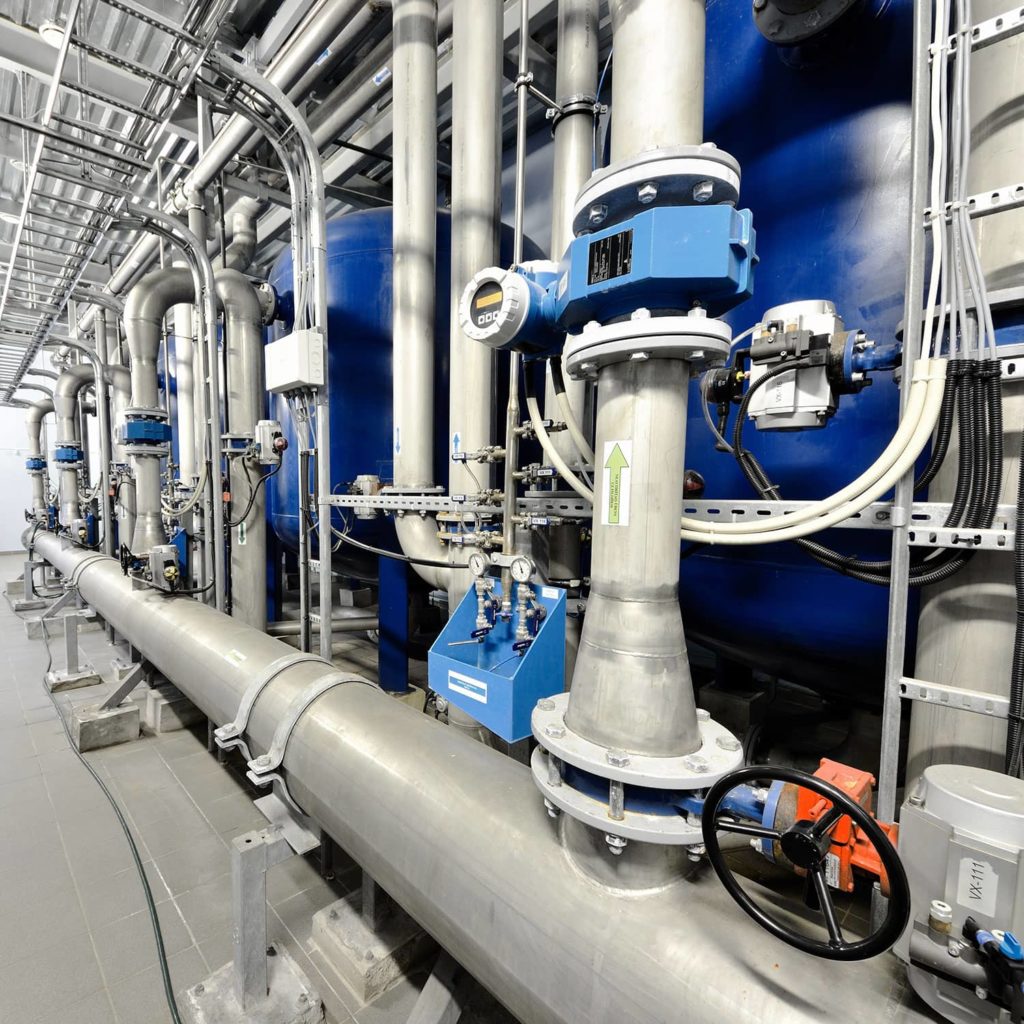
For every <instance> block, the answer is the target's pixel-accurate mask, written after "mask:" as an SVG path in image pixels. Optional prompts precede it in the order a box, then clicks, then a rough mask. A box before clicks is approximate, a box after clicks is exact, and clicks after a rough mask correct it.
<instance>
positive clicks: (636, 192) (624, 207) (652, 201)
mask: <svg viewBox="0 0 1024 1024" xmlns="http://www.w3.org/2000/svg"><path fill="white" fill-rule="evenodd" d="M739 197H740V165H739V163H738V162H737V161H736V158H735V157H732V156H730V155H729V154H728V153H726V152H724V151H723V150H721V149H718V148H717V147H716V146H715V145H714V143H711V142H705V143H704V144H703V145H701V146H678V147H675V148H672V149H652V150H649V151H648V152H646V153H641V154H640V155H639V156H635V157H630V158H629V159H628V160H620V161H618V163H614V164H612V165H611V166H610V167H606V168H605V169H604V170H603V171H599V172H598V173H597V174H595V175H594V176H593V177H592V178H590V180H589V181H588V182H587V184H586V185H584V186H583V189H582V191H581V192H580V194H579V196H578V197H577V199H576V205H575V206H574V207H573V217H572V230H573V234H575V235H583V234H587V233H588V232H590V231H596V230H598V229H599V228H607V227H611V226H612V225H613V224H620V223H621V222H622V221H624V220H628V219H629V218H630V217H635V216H636V215H637V214H638V213H641V212H642V211H644V210H646V209H648V208H649V207H651V206H652V205H657V206H708V205H714V204H717V203H728V204H729V205H731V206H735V205H736V203H737V202H738V201H739Z"/></svg>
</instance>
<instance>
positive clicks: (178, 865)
mask: <svg viewBox="0 0 1024 1024" xmlns="http://www.w3.org/2000/svg"><path fill="white" fill-rule="evenodd" d="M154 860H155V862H156V866H157V868H158V869H159V870H160V873H161V875H163V878H164V881H165V882H166V883H167V886H168V888H169V889H170V890H171V894H172V895H174V896H177V895H178V894H179V893H183V892H188V890H189V889H194V888H195V887H196V886H197V885H202V884H203V883H204V882H210V881H212V880H213V879H214V878H216V877H217V876H218V875H222V874H224V873H225V872H226V871H227V870H229V868H230V866H231V865H230V859H229V857H228V850H227V847H226V846H225V845H224V843H223V842H222V841H221V839H220V837H219V836H209V837H206V838H203V839H197V840H196V841H195V842H193V843H190V844H188V845H187V846H184V847H182V848H181V849H180V850H175V851H174V853H169V854H165V855H164V856H163V857H156V858H154Z"/></svg>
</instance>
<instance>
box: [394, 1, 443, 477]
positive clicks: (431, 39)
mask: <svg viewBox="0 0 1024 1024" xmlns="http://www.w3.org/2000/svg"><path fill="white" fill-rule="evenodd" d="M393 23H394V83H395V84H394V160H395V162H394V182H393V185H392V190H393V196H394V207H393V209H394V228H393V245H394V284H393V300H392V301H393V308H394V313H393V316H394V403H393V405H394V457H395V458H394V466H395V487H396V488H398V489H405V490H417V489H421V490H425V489H428V488H431V487H433V486H434V473H433V463H434V444H433V441H434V343H435V339H434V316H435V303H436V297H435V267H436V263H437V0H396V2H395V4H394V15H393Z"/></svg>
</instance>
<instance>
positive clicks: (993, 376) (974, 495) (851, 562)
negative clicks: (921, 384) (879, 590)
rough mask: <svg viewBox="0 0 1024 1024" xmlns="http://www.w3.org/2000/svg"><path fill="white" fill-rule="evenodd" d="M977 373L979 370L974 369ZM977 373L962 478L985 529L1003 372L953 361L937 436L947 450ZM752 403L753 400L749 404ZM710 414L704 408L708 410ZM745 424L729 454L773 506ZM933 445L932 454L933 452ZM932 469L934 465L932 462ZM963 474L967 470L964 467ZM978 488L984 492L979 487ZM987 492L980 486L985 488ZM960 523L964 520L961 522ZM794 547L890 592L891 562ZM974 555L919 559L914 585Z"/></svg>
mask: <svg viewBox="0 0 1024 1024" xmlns="http://www.w3.org/2000/svg"><path fill="white" fill-rule="evenodd" d="M975 367H976V368H975ZM974 373H976V374H977V376H978V379H979V381H981V380H984V381H985V386H984V387H983V388H980V389H978V390H976V391H974V392H972V399H973V406H972V408H971V409H970V410H963V411H962V415H965V416H969V417H972V418H973V421H974V422H975V423H976V424H977V429H976V430H975V437H976V438H977V439H978V442H979V443H977V444H976V445H975V447H974V451H973V457H972V463H973V464H972V465H971V466H969V467H968V470H969V471H968V472H967V473H963V472H962V473H961V476H962V477H963V478H967V477H969V478H970V479H971V483H972V486H971V488H969V490H968V492H967V493H966V496H965V498H964V503H965V507H966V509H967V511H966V513H965V516H966V518H965V525H970V526H973V527H980V528H985V527H989V526H991V525H992V521H993V519H994V517H995V511H996V508H997V505H998V500H999V490H1000V488H1001V486H1002V457H1003V456H1002V405H1001V403H1002V394H1001V368H1000V367H999V365H998V363H997V362H996V363H995V364H993V362H992V361H991V360H988V361H985V362H984V363H978V362H977V361H974V362H973V364H971V365H970V367H969V366H968V363H967V361H966V360H956V359H954V360H950V362H949V364H948V365H947V373H946V389H945V391H944V392H943V396H942V410H941V411H940V413H939V419H940V423H939V425H938V427H937V428H936V435H937V444H938V442H939V438H938V435H939V434H940V433H942V432H945V433H946V436H945V438H944V441H942V447H943V448H947V447H948V443H949V436H948V435H949V433H951V431H952V419H953V417H952V411H955V408H956V406H955V404H954V401H953V400H954V398H955V396H956V394H957V393H958V389H959V386H960V383H961V381H962V380H964V379H965V378H966V376H967V375H968V374H974ZM748 401H749V392H748V397H747V398H745V400H744V402H745V403H747V402H748ZM706 408H707V405H706V402H705V409H706ZM946 411H949V416H948V420H947V422H946V423H945V424H943V423H942V418H943V414H944V412H946ZM743 425H744V418H743V415H742V410H741V415H740V416H739V417H738V418H737V421H736V427H735V438H736V449H735V450H733V448H731V447H730V448H729V449H728V450H730V451H733V454H734V455H735V456H736V461H737V463H738V464H739V467H740V469H741V470H742V472H743V474H744V476H745V477H746V478H747V480H748V482H749V483H750V485H751V486H752V487H753V488H754V490H755V491H756V492H757V493H758V494H759V495H760V496H761V497H762V498H764V499H766V500H769V501H780V500H782V494H781V492H780V491H779V488H778V487H777V486H776V485H775V484H773V483H771V481H770V480H769V478H768V474H767V473H766V472H765V470H764V467H763V466H762V465H761V464H760V462H758V460H757V458H756V457H755V456H754V455H753V454H752V453H751V452H749V451H747V450H745V449H744V448H743V446H742V429H743ZM990 425H991V426H992V429H994V430H995V431H996V432H997V433H998V435H999V436H998V437H997V438H996V437H991V436H990V434H991V431H990ZM935 447H936V446H935V445H933V454H934V448H935ZM944 458H945V451H943V452H942V454H941V456H940V457H939V459H938V464H939V465H941V462H942V460H943V459H944ZM931 461H932V464H934V462H935V460H934V458H933V460H931ZM978 464H985V468H984V470H983V471H981V472H976V471H975V469H974V467H975V466H976V465H978ZM961 468H962V467H961ZM975 483H977V484H978V485H979V486H977V487H975V486H974V484H975ZM982 484H983V485H984V486H981V485H982ZM952 520H953V517H952V516H948V517H947V520H946V523H945V525H946V526H950V525H953V522H952ZM957 522H958V523H959V518H958V520H957ZM795 543H796V544H797V545H798V546H799V547H800V548H801V549H802V550H803V551H805V552H806V553H807V554H808V555H809V556H810V557H811V558H813V559H814V560H815V561H816V562H818V563H819V564H821V565H824V566H825V567H826V568H828V569H831V570H833V571H835V572H839V573H841V574H842V575H844V576H849V577H850V578H852V579H857V580H860V581H862V582H865V583H871V584H874V585H877V586H888V585H889V582H890V570H891V567H892V565H891V562H889V561H865V560H862V559H859V558H857V557H856V555H844V554H842V553H840V552H838V551H835V550H833V549H832V548H829V547H827V546H825V545H824V544H819V543H818V542H816V541H811V540H797V541H795ZM973 555H974V551H973V550H962V549H958V550H956V551H940V552H934V551H933V552H931V553H930V554H929V555H928V557H926V558H921V557H915V559H914V563H913V564H912V566H911V570H910V585H911V586H912V587H922V586H928V585H931V584H933V583H938V582H939V581H940V580H944V579H948V578H949V577H950V576H953V575H954V574H955V573H957V572H959V571H960V569H962V568H963V567H964V566H965V565H966V564H967V563H968V562H969V561H970V559H971V558H972V557H973Z"/></svg>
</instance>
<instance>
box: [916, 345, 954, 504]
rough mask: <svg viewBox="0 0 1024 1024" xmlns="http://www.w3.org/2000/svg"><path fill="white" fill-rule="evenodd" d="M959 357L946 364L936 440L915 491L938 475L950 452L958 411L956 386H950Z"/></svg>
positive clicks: (922, 487) (936, 427)
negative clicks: (944, 388) (954, 419)
mask: <svg viewBox="0 0 1024 1024" xmlns="http://www.w3.org/2000/svg"><path fill="white" fill-rule="evenodd" d="M959 362H960V360H958V359H950V360H949V362H948V363H947V364H946V390H945V391H944V392H943V393H942V408H941V409H940V410H939V422H938V423H937V424H936V426H935V440H934V441H933V442H932V452H931V455H930V456H929V457H928V465H927V466H925V468H924V472H923V473H922V474H921V475H920V476H919V477H918V478H917V480H915V481H914V493H915V494H917V493H918V491H923V490H924V489H925V488H926V487H927V486H928V485H929V484H930V483H931V482H932V481H933V480H934V479H935V477H936V476H937V475H938V472H939V470H940V469H942V466H943V464H944V463H945V461H946V455H947V454H948V453H949V442H950V438H951V437H952V436H953V416H954V414H955V413H956V394H957V389H956V387H950V384H951V383H953V375H954V370H953V366H954V364H956V363H959Z"/></svg>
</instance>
